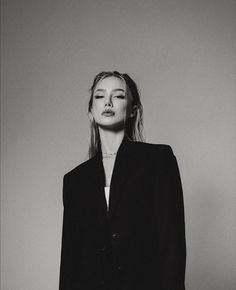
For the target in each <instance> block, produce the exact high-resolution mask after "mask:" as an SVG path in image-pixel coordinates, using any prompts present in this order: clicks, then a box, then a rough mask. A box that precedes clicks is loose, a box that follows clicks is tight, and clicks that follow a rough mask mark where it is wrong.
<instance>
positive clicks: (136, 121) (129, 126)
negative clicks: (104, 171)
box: [88, 71, 144, 158]
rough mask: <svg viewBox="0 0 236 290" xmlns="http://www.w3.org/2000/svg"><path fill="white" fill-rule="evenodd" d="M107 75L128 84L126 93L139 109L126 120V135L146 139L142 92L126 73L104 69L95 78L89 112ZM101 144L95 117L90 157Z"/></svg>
mask: <svg viewBox="0 0 236 290" xmlns="http://www.w3.org/2000/svg"><path fill="white" fill-rule="evenodd" d="M107 77H116V78H119V79H121V80H122V81H124V83H125V86H126V95H129V94H130V98H129V99H130V100H131V107H132V106H136V107H137V110H136V113H135V115H134V116H133V117H131V118H127V119H126V122H125V135H126V136H127V137H128V138H129V139H130V140H133V141H141V142H143V141H144V137H143V107H142V104H141V100H140V93H139V90H138V88H137V85H136V83H135V82H134V80H132V79H131V77H130V76H129V75H128V74H126V73H123V74H122V73H120V72H118V71H102V72H100V73H99V74H97V75H96V76H95V78H94V81H93V84H92V86H91V88H90V90H89V92H90V99H89V103H88V112H90V111H91V108H92V104H93V94H94V90H95V88H96V85H97V84H98V82H99V81H100V80H102V79H105V78H107ZM100 146H101V140H100V135H99V130H98V125H97V124H96V122H95V121H94V119H92V120H90V145H89V151H88V155H89V158H92V157H94V156H95V155H96V154H97V152H98V150H99V148H100Z"/></svg>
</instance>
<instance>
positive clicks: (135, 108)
mask: <svg viewBox="0 0 236 290" xmlns="http://www.w3.org/2000/svg"><path fill="white" fill-rule="evenodd" d="M137 109H138V107H137V106H136V105H134V106H133V107H132V108H131V109H130V114H129V118H133V117H134V116H135V115H136V114H137Z"/></svg>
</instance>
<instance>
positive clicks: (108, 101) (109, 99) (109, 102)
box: [105, 96, 113, 107]
mask: <svg viewBox="0 0 236 290" xmlns="http://www.w3.org/2000/svg"><path fill="white" fill-rule="evenodd" d="M112 105H113V104H112V99H111V96H108V98H107V99H106V103H105V106H109V107H111V106H112Z"/></svg>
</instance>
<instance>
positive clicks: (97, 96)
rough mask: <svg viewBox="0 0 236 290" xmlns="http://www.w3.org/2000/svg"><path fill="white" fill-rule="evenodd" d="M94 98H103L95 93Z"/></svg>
mask: <svg viewBox="0 0 236 290" xmlns="http://www.w3.org/2000/svg"><path fill="white" fill-rule="evenodd" d="M94 98H95V99H101V98H103V96H100V95H96V96H94Z"/></svg>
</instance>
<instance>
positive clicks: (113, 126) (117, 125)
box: [97, 120, 124, 131]
mask: <svg viewBox="0 0 236 290" xmlns="http://www.w3.org/2000/svg"><path fill="white" fill-rule="evenodd" d="M97 125H98V127H100V128H102V129H104V130H111V131H120V130H123V129H124V121H123V120H122V121H120V122H101V123H97Z"/></svg>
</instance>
